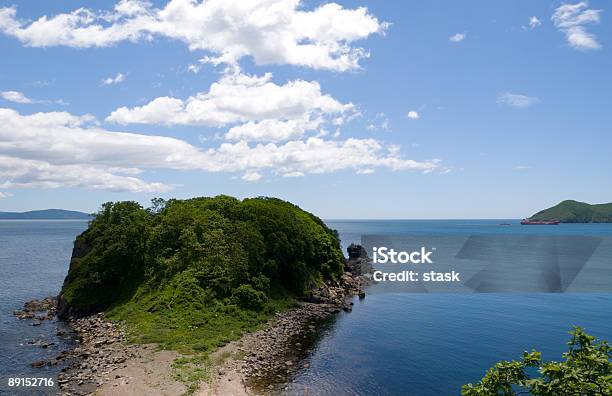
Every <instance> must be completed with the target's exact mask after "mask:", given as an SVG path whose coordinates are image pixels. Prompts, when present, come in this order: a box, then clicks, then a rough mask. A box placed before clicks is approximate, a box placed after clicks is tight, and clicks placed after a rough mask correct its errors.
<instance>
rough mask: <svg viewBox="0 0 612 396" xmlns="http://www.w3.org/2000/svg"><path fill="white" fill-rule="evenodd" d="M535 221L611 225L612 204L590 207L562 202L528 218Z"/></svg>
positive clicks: (582, 203) (580, 203)
mask: <svg viewBox="0 0 612 396" xmlns="http://www.w3.org/2000/svg"><path fill="white" fill-rule="evenodd" d="M529 219H530V220H535V221H550V220H558V221H560V222H561V223H612V203H606V204H595V205H591V204H588V203H585V202H578V201H573V200H567V201H563V202H561V203H559V204H557V205H555V206H553V207H551V208H548V209H544V210H541V211H539V212H538V213H536V214H534V215H533V216H531V217H530V218H529Z"/></svg>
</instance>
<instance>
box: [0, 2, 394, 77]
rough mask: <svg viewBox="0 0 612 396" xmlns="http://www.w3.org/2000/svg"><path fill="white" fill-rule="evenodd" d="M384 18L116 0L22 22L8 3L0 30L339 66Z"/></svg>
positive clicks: (93, 43) (49, 42)
mask: <svg viewBox="0 0 612 396" xmlns="http://www.w3.org/2000/svg"><path fill="white" fill-rule="evenodd" d="M387 26H388V24H386V23H383V22H380V21H378V19H377V18H376V17H375V16H373V15H372V14H370V13H369V12H368V10H367V9H366V8H364V7H360V8H356V9H345V8H343V7H342V6H340V5H338V4H336V3H326V4H322V5H321V6H319V7H317V8H315V9H313V10H310V11H307V10H304V9H303V7H302V3H301V1H299V0H250V1H227V0H207V1H202V2H200V1H194V0H170V1H169V2H168V3H167V4H166V5H165V6H164V7H163V8H155V7H153V6H152V4H151V3H149V2H148V1H142V0H121V1H119V2H118V3H117V4H116V5H115V6H114V8H113V10H112V11H108V12H99V11H93V10H90V9H86V8H79V9H77V10H75V11H72V12H70V13H64V14H57V15H49V16H47V15H45V16H42V17H40V18H39V19H37V20H35V21H33V22H31V23H28V22H24V21H22V20H19V19H17V10H16V8H15V7H5V8H0V31H2V32H4V33H5V34H7V35H10V36H13V37H15V38H17V39H18V40H20V41H21V42H22V43H24V44H25V45H27V46H32V47H48V46H58V45H62V46H69V47H76V48H89V47H106V46H111V45H114V44H117V43H120V42H122V41H132V42H138V41H150V40H152V39H154V38H155V37H167V38H171V39H176V40H180V41H182V42H184V43H186V44H187V45H188V46H189V49H190V50H204V51H207V52H208V53H209V54H210V56H207V57H205V58H204V60H205V61H208V62H212V63H215V64H219V63H231V64H235V63H236V62H237V61H238V60H239V59H240V58H242V57H245V56H251V57H253V59H254V61H255V63H256V64H259V65H261V64H291V65H298V66H305V67H312V68H315V69H330V70H337V71H345V70H350V69H357V68H359V61H360V60H361V59H363V58H366V57H368V53H367V52H366V51H365V50H364V49H362V48H360V47H355V46H354V45H353V44H354V42H356V41H359V40H362V39H366V38H367V37H369V36H370V35H372V34H376V33H378V34H384V32H385V30H386V29H387Z"/></svg>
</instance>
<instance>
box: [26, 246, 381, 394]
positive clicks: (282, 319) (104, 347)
mask: <svg viewBox="0 0 612 396" xmlns="http://www.w3.org/2000/svg"><path fill="white" fill-rule="evenodd" d="M348 253H349V258H348V259H347V260H346V261H345V273H344V275H343V276H342V277H341V279H339V280H337V281H330V282H327V283H326V284H325V285H322V286H321V287H318V288H315V289H313V290H312V291H311V292H310V293H309V294H308V295H306V296H305V297H304V298H303V301H301V302H300V303H299V306H298V307H297V308H295V309H291V310H288V311H285V312H281V313H277V314H276V315H275V317H274V318H273V319H272V320H270V322H269V323H268V324H267V325H265V326H264V327H263V328H262V329H261V330H259V331H257V332H254V333H250V334H247V335H245V336H243V337H242V338H241V339H240V340H238V341H235V342H232V343H230V344H229V345H227V346H225V347H223V348H222V350H221V351H220V352H222V353H225V352H227V351H229V353H228V355H231V358H230V359H227V361H225V362H224V363H223V364H222V365H221V366H220V367H218V368H217V369H216V370H215V374H214V375H213V378H212V383H211V384H203V386H202V387H201V389H200V391H199V392H198V394H200V395H223V394H228V393H231V394H251V393H252V391H254V392H256V393H258V394H261V393H263V394H270V393H277V392H280V391H282V390H283V389H284V388H285V386H286V384H287V383H288V382H289V381H290V380H291V378H292V376H293V375H294V374H295V372H296V371H297V370H299V369H304V368H308V367H307V364H304V363H302V362H303V360H304V357H306V356H308V354H309V353H310V351H311V348H312V346H313V345H314V343H316V340H317V336H318V331H319V329H320V327H321V325H322V324H323V323H325V322H326V321H327V320H330V319H331V318H332V317H333V316H334V315H335V314H337V313H340V312H342V311H345V312H350V311H351V310H352V305H353V303H352V301H351V300H352V298H353V296H357V295H358V296H359V297H360V298H364V297H365V291H364V288H365V287H366V286H367V285H368V284H370V283H371V266H370V262H369V259H368V257H367V254H366V252H365V250H364V249H363V248H362V247H361V246H358V245H351V246H350V247H349V248H348ZM56 311H57V300H56V299H54V298H47V299H44V300H41V301H38V300H34V301H31V302H28V303H26V304H25V306H24V309H23V310H20V311H15V312H14V314H15V316H17V317H18V318H20V319H28V320H32V321H33V322H32V323H33V324H34V323H39V322H40V321H41V320H49V319H53V318H54V316H55V314H56ZM69 324H70V326H71V327H72V329H73V330H74V332H75V335H76V337H75V343H76V345H77V346H76V347H75V348H73V349H71V350H68V351H63V352H62V353H61V354H60V355H58V356H57V357H56V358H55V359H53V360H50V361H42V360H41V361H37V362H33V363H32V365H33V366H34V367H43V366H45V365H57V364H61V365H62V366H63V367H62V369H61V370H62V372H61V373H60V374H59V376H58V384H59V387H60V393H61V394H63V395H86V394H91V393H93V392H97V394H134V393H138V394H140V393H142V394H147V393H149V392H151V391H153V390H155V393H156V394H167V395H174V394H176V395H179V394H182V393H183V392H184V391H185V388H184V386H183V385H181V384H179V383H177V382H176V381H175V380H173V379H172V378H171V375H170V371H171V370H170V366H171V364H172V361H173V359H174V357H175V356H174V355H172V353H171V352H169V354H170V355H168V353H166V354H161V353H160V352H157V351H155V348H154V347H151V346H140V345H129V344H127V343H126V342H125V334H124V332H123V330H122V329H121V327H120V326H119V325H117V324H115V323H111V322H109V321H107V320H106V319H105V317H104V314H102V313H99V314H95V315H92V316H88V317H84V318H79V319H70V320H69ZM218 353H219V352H218ZM177 356H178V355H177ZM145 357H146V358H145ZM153 366H156V367H153ZM154 373H156V374H155V375H154ZM152 376H153V377H157V378H151V377H152ZM162 377H164V378H162ZM158 391H159V392H158ZM139 392H140V393H139Z"/></svg>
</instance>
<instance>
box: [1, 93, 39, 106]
mask: <svg viewBox="0 0 612 396" xmlns="http://www.w3.org/2000/svg"><path fill="white" fill-rule="evenodd" d="M0 96H2V98H3V99H4V100H8V101H9V102H13V103H20V104H32V103H34V101H33V100H32V99H30V98H28V97H27V96H25V95H24V94H23V92H18V91H3V92H0Z"/></svg>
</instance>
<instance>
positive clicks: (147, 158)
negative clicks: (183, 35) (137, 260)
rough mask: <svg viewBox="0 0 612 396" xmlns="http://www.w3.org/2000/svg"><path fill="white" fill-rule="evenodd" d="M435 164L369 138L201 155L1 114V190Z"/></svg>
mask: <svg viewBox="0 0 612 396" xmlns="http://www.w3.org/2000/svg"><path fill="white" fill-rule="evenodd" d="M438 166H439V164H438V161H436V160H430V161H416V160H411V159H406V158H403V157H402V156H401V154H400V152H399V149H398V148H397V147H396V146H388V145H385V144H384V143H382V142H379V141H377V140H375V139H354V138H352V139H347V140H325V139H322V138H319V137H311V138H308V139H304V140H291V141H288V142H285V143H283V144H274V143H267V144H256V145H252V144H249V143H248V142H246V141H244V140H241V141H238V142H235V143H230V142H225V143H223V144H221V145H220V146H218V147H214V148H208V149H201V148H198V147H195V146H193V145H191V144H189V143H187V142H185V141H183V140H180V139H175V138H170V137H164V136H154V135H142V134H136V133H125V132H112V131H108V130H105V129H102V128H100V127H99V126H98V123H97V122H95V119H93V118H92V117H91V116H75V115H72V114H70V113H66V112H48V113H36V114H32V115H21V114H19V113H18V112H16V111H14V110H12V109H1V108H0V188H1V189H7V188H25V187H40V188H57V187H65V186H70V187H88V188H94V189H105V190H113V191H133V192H146V191H165V190H168V189H170V188H171V187H172V186H169V185H166V184H164V183H159V182H151V181H146V180H145V179H144V177H143V173H144V172H145V171H146V170H152V169H170V170H199V171H204V172H233V173H235V172H240V173H243V179H244V180H247V181H256V180H258V179H260V178H261V177H263V176H264V174H265V173H268V174H273V175H278V176H284V177H291V176H298V175H305V174H317V173H329V172H335V171H340V170H354V171H355V172H363V171H364V170H365V169H375V168H387V169H391V170H394V171H402V170H417V171H423V172H430V171H434V170H436V169H438Z"/></svg>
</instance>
